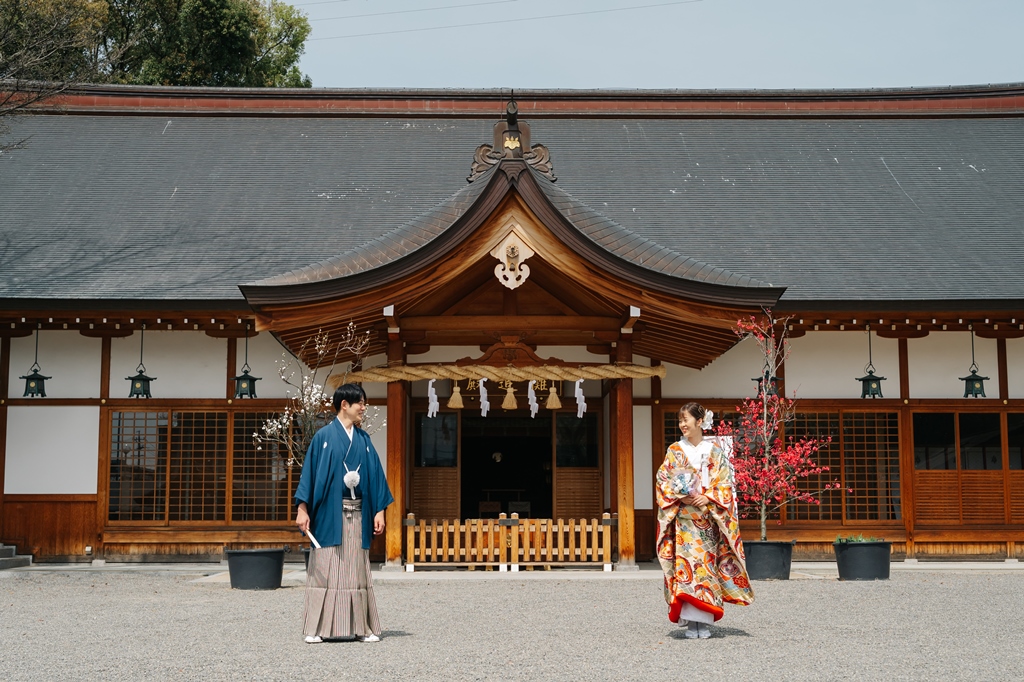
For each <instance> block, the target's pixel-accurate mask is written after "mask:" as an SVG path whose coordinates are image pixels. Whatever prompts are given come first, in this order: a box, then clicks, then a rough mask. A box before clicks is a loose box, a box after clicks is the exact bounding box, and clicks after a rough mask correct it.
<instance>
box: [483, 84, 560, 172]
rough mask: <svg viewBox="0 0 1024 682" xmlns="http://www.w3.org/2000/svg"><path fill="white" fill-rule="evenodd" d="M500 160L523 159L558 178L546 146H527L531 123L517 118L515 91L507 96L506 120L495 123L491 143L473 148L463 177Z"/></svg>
mask: <svg viewBox="0 0 1024 682" xmlns="http://www.w3.org/2000/svg"><path fill="white" fill-rule="evenodd" d="M502 159H523V160H524V161H526V163H527V164H528V165H529V166H531V167H532V168H533V169H534V170H536V171H537V172H538V173H540V174H541V175H543V176H544V177H546V178H547V179H548V180H550V181H551V182H555V181H556V180H557V179H558V178H556V177H555V174H554V173H553V172H552V166H551V152H550V151H548V148H547V147H545V146H544V145H542V144H535V145H533V146H531V145H530V124H529V123H525V122H523V123H521V122H520V121H519V105H518V104H516V100H515V91H513V92H512V95H510V96H509V100H508V104H507V105H506V106H505V120H504V121H498V122H497V123H495V124H494V142H493V143H492V144H482V145H480V146H479V147H477V148H476V152H475V153H474V154H473V163H472V164H471V165H470V173H469V177H467V178H466V180H468V181H469V182H473V181H474V180H476V179H477V178H479V177H480V176H481V175H483V174H484V173H486V172H487V171H489V170H490V169H491V168H492V167H494V166H496V165H498V164H499V163H500V162H501V160H502Z"/></svg>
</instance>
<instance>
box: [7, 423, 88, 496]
mask: <svg viewBox="0 0 1024 682" xmlns="http://www.w3.org/2000/svg"><path fill="white" fill-rule="evenodd" d="M8 409H9V411H8V413H7V466H6V470H5V472H4V493H5V494H9V495H19V494H20V495H82V494H87V495H94V494H96V476H97V470H98V463H99V457H98V449H99V429H100V426H99V424H100V409H99V407H92V406H87V407H77V406H76V407H58V406H48V405H38V406H37V405H31V406H12V407H10V408H8Z"/></svg>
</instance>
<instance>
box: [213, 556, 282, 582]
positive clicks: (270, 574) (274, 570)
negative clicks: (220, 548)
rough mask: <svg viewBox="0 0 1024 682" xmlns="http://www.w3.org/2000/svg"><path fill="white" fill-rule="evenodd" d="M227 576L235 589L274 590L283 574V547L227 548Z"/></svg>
mask: <svg viewBox="0 0 1024 682" xmlns="http://www.w3.org/2000/svg"><path fill="white" fill-rule="evenodd" d="M224 554H226V555H227V557H228V576H229V577H230V578H231V587H232V588H234V589H236V590H276V589H277V588H279V587H281V576H282V575H284V548H283V547H282V548H276V549H227V550H224Z"/></svg>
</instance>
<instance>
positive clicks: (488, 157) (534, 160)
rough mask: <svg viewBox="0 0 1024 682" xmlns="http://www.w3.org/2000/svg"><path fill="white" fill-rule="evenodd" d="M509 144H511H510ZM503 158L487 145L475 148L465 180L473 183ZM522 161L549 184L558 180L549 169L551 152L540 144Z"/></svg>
mask: <svg viewBox="0 0 1024 682" xmlns="http://www.w3.org/2000/svg"><path fill="white" fill-rule="evenodd" d="M509 144H512V143H511V142H510V143H509ZM503 158H504V154H503V153H502V152H501V151H495V149H494V147H493V146H491V145H489V144H482V145H480V146H479V147H477V148H476V153H474V154H473V163H472V165H471V166H470V174H469V177H467V178H466V179H467V180H469V181H470V182H473V181H474V180H476V179H477V178H479V177H480V176H481V175H483V174H484V173H486V172H487V171H488V170H489V169H490V168H491V167H492V166H495V165H497V163H498V162H499V161H501V160H502V159H503ZM523 160H524V161H526V163H528V164H529V165H530V167H531V168H533V169H534V170H535V171H537V172H538V173H540V174H541V175H543V176H544V177H546V178H547V179H548V180H551V182H554V181H555V180H557V179H558V178H556V177H555V174H554V173H553V172H552V170H551V168H552V166H551V152H549V151H548V148H547V147H545V146H544V145H542V144H535V145H533V147H531V148H530V149H529V150H527V151H526V152H525V153H524V154H523Z"/></svg>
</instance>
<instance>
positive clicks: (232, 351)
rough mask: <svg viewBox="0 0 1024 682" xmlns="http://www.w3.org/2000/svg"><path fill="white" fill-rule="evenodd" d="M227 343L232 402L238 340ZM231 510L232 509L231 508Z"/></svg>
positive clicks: (228, 394)
mask: <svg viewBox="0 0 1024 682" xmlns="http://www.w3.org/2000/svg"><path fill="white" fill-rule="evenodd" d="M227 342H228V346H227V351H228V355H227V370H228V376H227V383H226V384H225V393H224V397H225V398H227V399H228V400H232V399H234V397H235V377H236V376H237V374H235V372H236V371H237V370H236V367H237V365H238V339H234V338H230V339H227ZM228 452H231V450H228ZM229 480H230V479H229ZM229 509H230V507H229Z"/></svg>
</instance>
